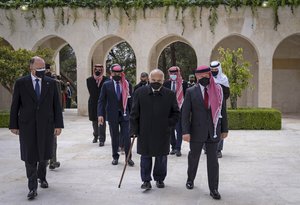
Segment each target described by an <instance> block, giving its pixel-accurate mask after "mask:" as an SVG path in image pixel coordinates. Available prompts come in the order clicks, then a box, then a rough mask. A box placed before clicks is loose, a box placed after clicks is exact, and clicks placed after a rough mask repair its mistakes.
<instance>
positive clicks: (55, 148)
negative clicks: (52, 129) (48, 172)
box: [50, 135, 57, 164]
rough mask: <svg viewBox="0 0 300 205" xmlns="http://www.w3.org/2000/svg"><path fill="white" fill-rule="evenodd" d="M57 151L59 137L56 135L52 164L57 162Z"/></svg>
mask: <svg viewBox="0 0 300 205" xmlns="http://www.w3.org/2000/svg"><path fill="white" fill-rule="evenodd" d="M56 150H57V136H56V135H54V140H53V155H52V158H51V159H50V164H52V163H54V162H57V157H56Z"/></svg>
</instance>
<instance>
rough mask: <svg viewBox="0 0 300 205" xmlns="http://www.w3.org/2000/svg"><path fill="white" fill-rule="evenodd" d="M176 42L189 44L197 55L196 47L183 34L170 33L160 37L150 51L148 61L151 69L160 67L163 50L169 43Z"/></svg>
mask: <svg viewBox="0 0 300 205" xmlns="http://www.w3.org/2000/svg"><path fill="white" fill-rule="evenodd" d="M175 42H181V43H184V44H186V45H188V46H189V47H191V49H193V51H194V53H195V55H196V52H195V49H194V47H193V46H192V44H191V43H190V42H188V41H187V40H186V39H184V38H182V37H181V36H178V35H173V34H170V35H167V36H165V37H162V38H160V39H159V40H158V41H157V42H156V43H155V44H154V45H153V47H152V49H151V51H150V56H149V62H148V65H149V68H150V70H153V69H155V68H157V67H158V60H159V56H160V55H161V53H162V51H163V50H164V49H165V48H166V47H167V46H168V45H170V44H172V43H175Z"/></svg>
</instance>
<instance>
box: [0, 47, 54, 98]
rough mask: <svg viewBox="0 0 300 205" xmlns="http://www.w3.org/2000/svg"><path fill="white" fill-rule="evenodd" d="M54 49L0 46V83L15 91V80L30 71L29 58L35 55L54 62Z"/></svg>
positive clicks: (11, 91)
mask: <svg viewBox="0 0 300 205" xmlns="http://www.w3.org/2000/svg"><path fill="white" fill-rule="evenodd" d="M53 53H54V52H53V50H51V49H38V50H37V51H30V50H26V49H18V50H13V49H12V48H11V47H10V46H0V83H1V85H2V86H3V87H4V88H6V89H7V90H8V91H9V92H10V93H13V86H14V82H15V81H16V79H17V78H19V77H21V76H24V75H26V74H28V73H29V60H30V59H31V58H32V57H33V56H40V57H42V58H44V60H45V62H46V63H50V64H52V63H53V61H52V57H53Z"/></svg>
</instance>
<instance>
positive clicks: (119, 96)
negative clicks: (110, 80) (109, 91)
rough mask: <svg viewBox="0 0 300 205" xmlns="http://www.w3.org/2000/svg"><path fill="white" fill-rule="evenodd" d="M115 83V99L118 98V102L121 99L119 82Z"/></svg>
mask: <svg viewBox="0 0 300 205" xmlns="http://www.w3.org/2000/svg"><path fill="white" fill-rule="evenodd" d="M116 83H117V86H116V89H117V97H118V100H120V99H121V89H120V82H119V81H116Z"/></svg>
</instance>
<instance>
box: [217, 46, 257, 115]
mask: <svg viewBox="0 0 300 205" xmlns="http://www.w3.org/2000/svg"><path fill="white" fill-rule="evenodd" d="M218 50H219V54H220V56H221V57H220V62H221V64H222V69H223V71H224V73H225V74H226V75H227V77H228V80H229V83H230V104H231V108H233V109H236V108H237V98H238V97H241V96H242V91H243V90H245V89H246V88H247V87H248V86H249V80H250V79H251V78H252V77H253V75H252V74H251V72H250V70H249V67H250V66H251V65H250V63H249V62H248V61H246V60H244V57H243V49H242V48H238V49H237V50H231V49H229V48H227V49H226V50H225V49H224V48H222V47H220V48H219V49H218Z"/></svg>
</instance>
